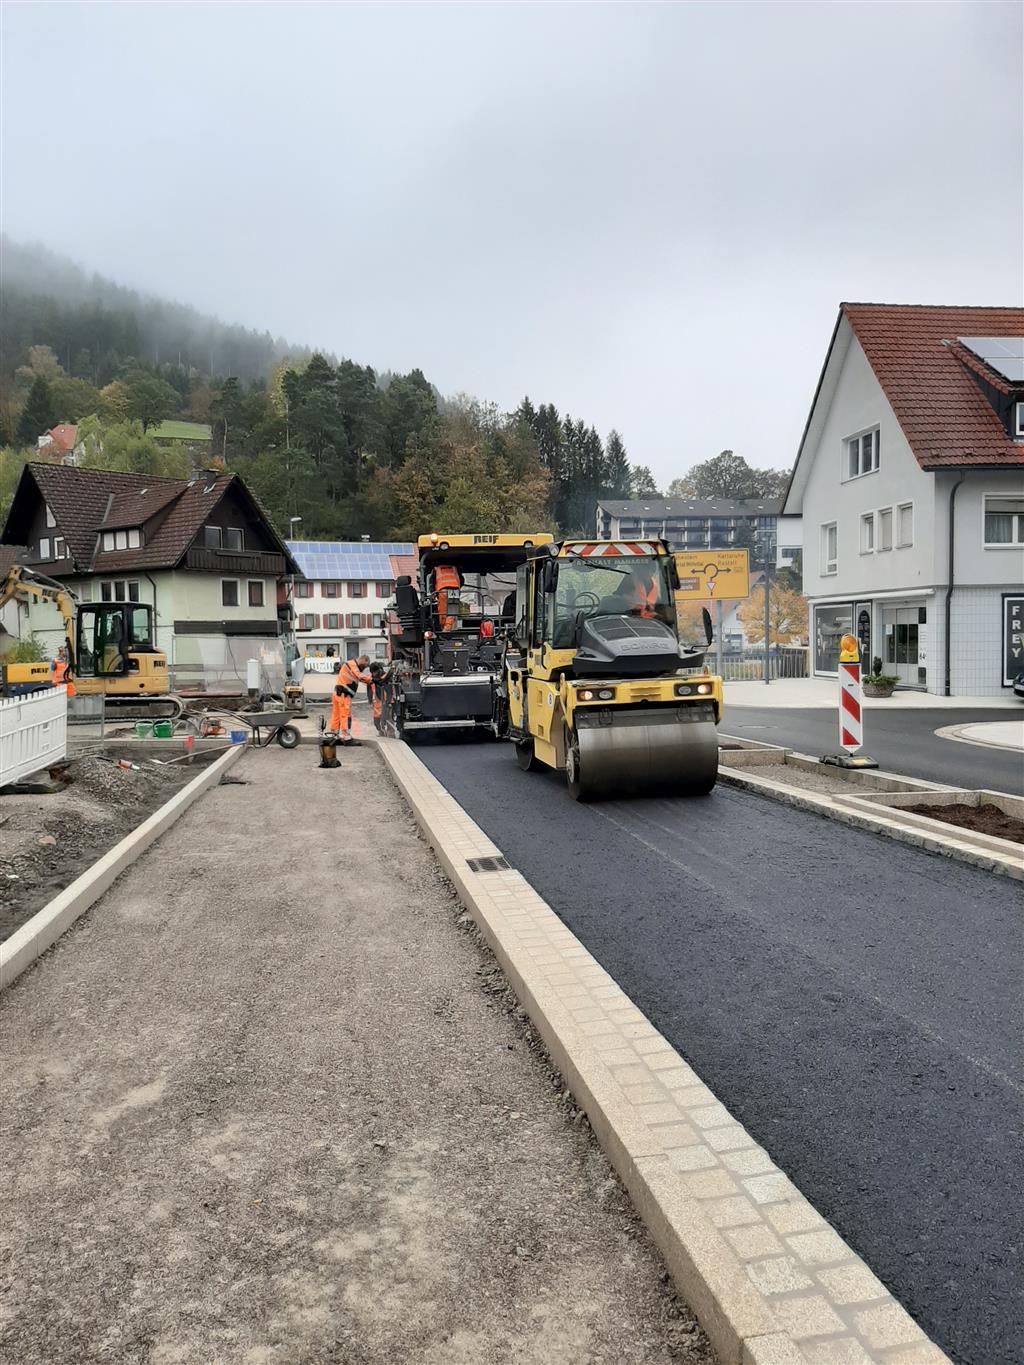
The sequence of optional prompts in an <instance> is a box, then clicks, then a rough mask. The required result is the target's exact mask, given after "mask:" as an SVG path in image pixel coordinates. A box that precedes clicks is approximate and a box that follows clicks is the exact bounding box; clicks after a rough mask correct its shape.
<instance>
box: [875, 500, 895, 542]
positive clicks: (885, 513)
mask: <svg viewBox="0 0 1024 1365" xmlns="http://www.w3.org/2000/svg"><path fill="white" fill-rule="evenodd" d="M878 548H879V550H891V549H892V508H891V507H883V508H882V510H881V511H880V512H879V514H878Z"/></svg>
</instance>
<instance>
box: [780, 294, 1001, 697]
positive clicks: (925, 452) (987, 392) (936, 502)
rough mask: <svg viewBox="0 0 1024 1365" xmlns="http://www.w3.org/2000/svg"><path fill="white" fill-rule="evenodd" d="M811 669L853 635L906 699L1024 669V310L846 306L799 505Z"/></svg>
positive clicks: (957, 691) (831, 664)
mask: <svg viewBox="0 0 1024 1365" xmlns="http://www.w3.org/2000/svg"><path fill="white" fill-rule="evenodd" d="M783 510H784V512H786V513H797V514H800V515H802V517H803V527H804V556H803V581H804V592H805V593H806V595H807V597H808V599H809V603H810V610H811V623H810V629H811V665H812V668H813V670H814V672H815V673H817V674H824V675H828V674H834V673H835V672H836V668H837V661H838V649H839V639H840V637H841V636H842V635H843V634H844V633H846V632H852V633H853V634H856V635H857V636H859V638H860V640H861V647H862V655H863V657H864V660H865V662H866V663H867V664H868V665H870V663H871V660H872V659H874V658H876V657H877V658H881V660H882V666H883V672H885V673H889V674H894V675H896V676H897V677H898V678H899V685H900V686H902V687H909V688H920V689H922V690H926V691H928V692H934V693H938V694H940V695H949V696H998V695H1000V694H1008V689H1009V686H1010V682H1011V680H1012V678H1013V676H1014V675H1015V674H1016V673H1018V672H1020V671H1021V670H1024V309H1022V308H970V307H927V306H916V305H915V306H902V305H890V304H863V303H844V304H843V305H842V306H841V307H840V310H839V318H838V321H837V323H836V327H835V330H834V332H833V335H832V340H831V343H830V345H829V349H828V354H827V356H826V359H825V365H824V368H823V370H822V372H821V377H820V379H819V381H818V387H817V391H816V393H815V395H814V400H813V403H812V406H811V411H810V415H809V417H808V419H807V426H806V428H805V430H804V434H803V439H802V441H801V443H800V449H799V453H798V455H797V459H796V464H795V466H794V470H793V474H792V477H791V480H790V485H789V490H788V492H787V496H786V500H785V503H784V509H783Z"/></svg>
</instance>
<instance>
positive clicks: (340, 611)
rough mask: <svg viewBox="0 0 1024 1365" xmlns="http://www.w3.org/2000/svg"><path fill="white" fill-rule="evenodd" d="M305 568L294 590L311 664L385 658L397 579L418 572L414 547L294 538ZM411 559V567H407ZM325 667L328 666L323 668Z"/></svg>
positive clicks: (300, 641) (299, 631)
mask: <svg viewBox="0 0 1024 1365" xmlns="http://www.w3.org/2000/svg"><path fill="white" fill-rule="evenodd" d="M288 549H289V551H290V552H291V554H292V555H294V557H295V559H296V561H297V562H298V565H299V567H300V568H301V570H302V577H301V578H296V580H295V586H294V599H293V604H294V609H295V640H296V644H297V645H298V647H299V649H300V651H302V652H303V653H304V654H305V655H306V659H307V666H308V667H311V668H315V667H316V665H315V664H313V663H311V662H310V661H311V660H315V659H316V658H317V657H318V656H319V657H321V658H323V659H324V660H327V659H349V658H355V657H356V656H357V655H359V654H366V655H367V656H368V657H369V658H370V659H385V658H386V657H387V639H386V635H385V623H384V618H385V614H386V609H387V605H388V603H389V602H390V601H391V600H392V598H393V597H394V591H395V579H396V578H398V576H399V575H400V574H403V573H410V572H411V573H415V572H416V564H417V562H418V561H417V558H416V547H415V545H409V544H406V543H404V542H401V541H366V540H328V541H321V540H290V541H289V542H288ZM410 559H411V564H412V568H411V569H410V568H409V564H410ZM325 667H326V664H325Z"/></svg>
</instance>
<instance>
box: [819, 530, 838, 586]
mask: <svg viewBox="0 0 1024 1365" xmlns="http://www.w3.org/2000/svg"><path fill="white" fill-rule="evenodd" d="M838 571H839V527H838V525H837V524H836V523H835V522H834V521H826V522H825V523H824V525H823V526H822V528H821V572H822V575H828V574H834V573H838Z"/></svg>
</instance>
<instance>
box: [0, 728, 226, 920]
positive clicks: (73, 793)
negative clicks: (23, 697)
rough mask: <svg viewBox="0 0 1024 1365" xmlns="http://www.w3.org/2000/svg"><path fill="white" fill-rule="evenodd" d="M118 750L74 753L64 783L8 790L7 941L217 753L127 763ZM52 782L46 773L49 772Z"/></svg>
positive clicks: (1, 844)
mask: <svg viewBox="0 0 1024 1365" xmlns="http://www.w3.org/2000/svg"><path fill="white" fill-rule="evenodd" d="M119 756H120V755H118V754H117V753H116V752H113V753H111V754H110V755H108V756H106V757H104V758H96V757H88V758H76V759H73V760H72V761H71V762H70V763H69V764H68V765H67V768H66V770H65V773H64V777H63V779H62V785H61V787H60V790H57V791H54V792H51V793H48V794H46V795H30V794H26V795H23V796H15V795H12V794H11V793H10V792H4V794H3V796H2V797H0V941H2V940H3V939H5V938H8V937H9V936H10V935H11V934H13V933H14V931H15V929H17V928H18V926H19V925H21V924H23V923H24V922H25V920H27V919H28V918H29V917H30V916H31V915H34V914H35V913H36V911H37V910H41V909H42V908H43V906H44V905H46V904H47V902H48V901H50V900H52V899H53V897H54V896H56V895H57V894H58V893H59V892H60V891H63V890H64V888H65V887H66V886H70V884H71V883H72V882H73V881H74V880H75V878H76V877H77V876H79V875H80V874H81V873H82V872H84V871H85V869H86V868H87V867H91V866H92V864H93V863H94V862H96V861H97V859H99V858H101V857H102V856H103V854H104V853H106V852H108V850H109V849H111V848H113V847H114V845H115V844H116V843H118V842H119V841H120V840H121V839H123V838H124V836H125V835H126V834H128V833H130V832H131V831H132V830H133V829H135V828H136V827H137V826H138V825H141V824H142V822H143V820H146V819H148V818H149V816H151V815H152V814H153V812H154V811H155V810H158V809H159V808H160V807H161V806H162V805H163V804H164V803H165V802H166V801H169V800H170V799H171V797H172V796H173V795H174V793H175V792H176V791H177V790H178V789H179V788H180V787H183V786H184V785H185V784H186V783H187V782H191V781H192V779H193V778H194V777H195V776H196V774H197V772H198V771H199V769H200V768H201V767H202V766H203V765H204V764H205V763H207V762H208V761H210V760H209V759H207V758H205V757H200V756H196V757H195V758H193V760H192V761H191V763H175V764H173V765H170V766H164V765H159V764H155V763H151V762H140V761H139V760H138V758H137V757H136V758H134V759H133V762H138V763H139V769H138V771H135V770H133V769H125V768H119V767H118V766H117V764H116V762H115V761H112V760H116V759H117V758H118V757H119ZM42 780H43V781H45V780H47V779H46V775H45V774H43V775H42Z"/></svg>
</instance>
